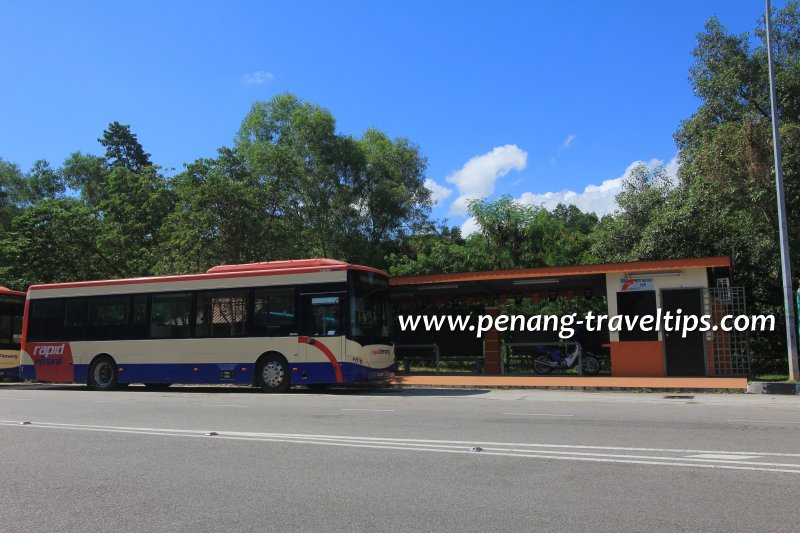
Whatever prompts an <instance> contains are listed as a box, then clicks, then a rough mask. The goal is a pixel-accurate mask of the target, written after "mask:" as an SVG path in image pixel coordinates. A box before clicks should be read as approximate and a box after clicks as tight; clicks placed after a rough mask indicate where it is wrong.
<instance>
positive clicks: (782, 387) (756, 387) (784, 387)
mask: <svg viewBox="0 0 800 533" xmlns="http://www.w3.org/2000/svg"><path fill="white" fill-rule="evenodd" d="M747 393H748V394H786V395H790V394H800V383H783V382H774V381H751V382H750V383H748V384H747Z"/></svg>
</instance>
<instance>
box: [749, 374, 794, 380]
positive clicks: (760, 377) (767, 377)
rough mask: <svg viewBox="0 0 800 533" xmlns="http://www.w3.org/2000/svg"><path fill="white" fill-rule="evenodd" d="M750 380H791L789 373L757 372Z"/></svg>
mask: <svg viewBox="0 0 800 533" xmlns="http://www.w3.org/2000/svg"><path fill="white" fill-rule="evenodd" d="M750 381H789V374H756V375H754V376H750Z"/></svg>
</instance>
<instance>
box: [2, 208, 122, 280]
mask: <svg viewBox="0 0 800 533" xmlns="http://www.w3.org/2000/svg"><path fill="white" fill-rule="evenodd" d="M101 228H102V221H101V220H100V219H98V217H97V215H96V214H95V213H94V212H93V211H92V210H91V209H90V208H88V207H86V206H85V205H84V204H83V203H81V202H80V201H79V200H76V199H74V198H56V199H53V198H49V199H46V200H43V201H42V202H40V203H39V204H37V205H34V206H31V207H29V208H27V209H25V210H24V211H22V212H21V213H20V215H19V216H17V217H16V218H15V219H14V222H13V224H12V227H11V230H10V231H9V232H8V233H5V234H4V235H3V238H2V239H0V257H2V258H3V262H2V263H0V284H2V285H7V286H9V287H14V288H17V289H20V290H24V289H26V288H27V287H28V285H32V284H35V283H51V282H58V281H74V280H84V279H102V278H108V277H121V276H123V275H124V272H123V271H121V270H119V269H118V267H117V265H116V264H115V261H114V260H113V259H111V258H109V257H108V256H107V255H106V254H105V252H104V251H103V250H102V249H101V248H100V247H99V245H98V242H97V239H96V236H97V235H98V234H100V232H101V231H102V230H101Z"/></svg>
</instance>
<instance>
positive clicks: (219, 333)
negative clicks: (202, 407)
mask: <svg viewBox="0 0 800 533" xmlns="http://www.w3.org/2000/svg"><path fill="white" fill-rule="evenodd" d="M388 286H389V282H388V275H387V274H386V273H385V272H382V271H380V270H377V269H374V268H369V267H364V266H358V265H351V264H348V263H343V262H341V261H336V260H332V259H303V260H292V261H270V262H262V263H248V264H241V265H222V266H217V267H213V268H211V269H209V270H208V271H207V272H205V273H202V274H191V275H179V276H162V277H148V278H134V279H117V280H104V281H82V282H74V283H55V284H49V285H33V286H31V287H30V288H29V289H28V295H27V299H26V302H25V318H24V327H23V331H24V333H23V338H22V361H21V362H22V364H21V366H20V375H21V377H23V378H25V379H30V380H35V381H41V382H51V383H85V384H87V385H88V386H89V387H90V388H93V389H96V390H110V389H113V388H115V387H117V386H120V385H125V384H129V383H143V384H145V385H146V386H148V387H152V388H165V387H169V386H170V385H171V384H173V383H184V384H207V383H231V384H239V385H253V386H256V387H260V388H261V389H262V390H264V391H265V392H283V391H286V390H288V389H289V387H291V386H292V385H310V386H312V387H317V386H318V387H322V386H327V385H330V384H341V383H354V382H369V381H386V380H389V379H391V378H392V377H393V376H394V372H393V369H394V348H393V346H392V345H391V344H390V342H389V340H388V329H389V324H390V322H389V297H388Z"/></svg>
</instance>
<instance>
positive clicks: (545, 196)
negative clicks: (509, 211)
mask: <svg viewBox="0 0 800 533" xmlns="http://www.w3.org/2000/svg"><path fill="white" fill-rule="evenodd" d="M640 164H644V165H645V166H646V167H647V168H648V169H649V170H653V169H654V168H655V167H657V166H659V165H664V162H663V161H662V160H660V159H651V160H650V161H648V162H644V161H634V162H633V163H631V164H630V165H628V168H626V169H625V172H623V173H622V175H621V176H620V177H618V178H612V179H607V180H605V181H603V182H602V183H601V184H600V185H591V184H590V185H587V186H586V187H585V188H584V189H583V192H575V191H571V190H568V189H564V190H561V191H558V192H546V193H541V194H538V193H532V192H525V193H522V195H521V196H520V197H519V198H517V201H518V202H521V203H524V204H534V205H542V206H543V207H544V208H545V209H553V208H555V207H556V206H557V205H558V204H575V205H576V206H578V208H580V210H581V211H594V212H595V213H597V216H603V215H607V214H609V213H612V212H613V211H614V210H615V209H617V207H619V206H617V201H616V199H615V197H616V196H617V194H619V193H620V191H621V190H622V181H623V180H624V179H625V178H626V177H627V176H628V175H629V174H630V172H631V170H633V168H634V167H636V166H637V165H640ZM664 168H665V170H666V173H667V176H669V178H670V181H671V182H672V184H673V185H677V183H678V178H677V172H678V156H675V157H673V158H672V159H671V160H670V162H669V163H667V165H665V166H664Z"/></svg>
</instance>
